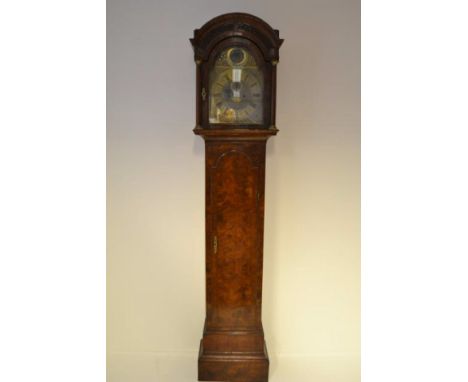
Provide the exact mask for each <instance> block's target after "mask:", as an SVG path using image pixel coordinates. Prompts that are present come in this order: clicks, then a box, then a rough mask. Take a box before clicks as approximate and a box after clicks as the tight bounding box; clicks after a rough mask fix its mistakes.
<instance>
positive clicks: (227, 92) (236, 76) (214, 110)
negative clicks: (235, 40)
mask: <svg viewBox="0 0 468 382" xmlns="http://www.w3.org/2000/svg"><path fill="white" fill-rule="evenodd" d="M209 102H210V103H209V106H210V108H209V121H210V123H211V124H234V125H260V124H262V123H263V73H262V72H261V70H260V69H259V67H258V65H257V63H256V62H255V59H254V57H253V56H252V55H251V54H250V53H249V52H248V51H247V49H245V48H240V47H232V48H228V49H226V50H224V51H222V52H221V53H220V54H219V55H218V57H217V59H216V61H215V64H214V66H213V68H212V69H211V72H210V88H209Z"/></svg>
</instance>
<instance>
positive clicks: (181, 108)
mask: <svg viewBox="0 0 468 382" xmlns="http://www.w3.org/2000/svg"><path fill="white" fill-rule="evenodd" d="M234 4H236V5H235V6H234ZM232 11H242V12H249V13H253V14H255V15H257V16H259V17H261V18H263V19H264V20H266V21H267V22H269V23H270V24H271V25H272V26H273V27H274V28H277V29H279V30H280V36H281V37H282V38H284V39H285V42H284V44H283V46H282V48H281V50H280V63H279V66H278V100H277V105H278V106H277V107H278V111H277V125H278V128H279V129H280V133H279V134H278V136H277V137H274V138H272V139H270V141H269V142H268V145H267V147H268V150H267V176H266V213H265V219H266V220H265V248H264V253H265V260H264V262H265V265H264V266H265V268H264V299H263V301H264V302H263V322H264V327H265V332H266V338H267V344H268V347H269V352H270V355H271V358H272V367H271V380H272V381H280V380H285V381H288V382H291V381H293V380H294V378H293V377H292V376H294V375H297V378H298V380H301V378H302V380H304V379H303V378H304V377H301V376H299V374H300V373H301V372H302V374H301V375H302V376H307V377H309V376H314V378H315V380H316V381H317V382H320V381H321V380H323V381H325V380H333V381H346V382H351V381H353V382H354V381H357V380H359V364H358V362H359V352H360V340H359V337H360V257H359V250H360V242H359V240H360V215H359V212H360V6H359V1H357V0H310V1H266V0H262V1H236V2H234V1H232V0H231V1H226V0H218V1H208V0H202V1H174V0H172V1H170V0H161V1H142V0H137V1H129V0H127V1H124V0H113V1H109V2H108V20H107V23H108V56H107V61H108V85H107V86H108V147H107V155H108V269H107V293H108V298H107V304H108V307H107V315H108V318H107V330H108V360H109V363H108V365H109V368H108V380H109V381H112V382H117V381H119V382H125V381H129V382H130V381H132V382H134V381H172V380H173V381H185V380H187V381H191V380H193V381H195V380H196V374H193V373H195V369H196V365H195V363H194V362H193V360H195V359H196V351H197V349H198V343H199V340H200V337H201V333H202V326H203V319H204V151H203V145H204V143H203V140H202V139H201V138H200V137H196V136H194V135H193V133H192V131H191V130H192V128H193V127H194V123H195V120H194V114H195V109H194V108H195V106H194V105H195V94H194V93H195V64H194V62H193V53H192V48H191V46H190V43H189V41H188V39H189V38H190V37H191V36H192V34H193V29H195V28H198V27H200V26H201V25H202V24H203V23H204V22H206V21H207V20H209V19H210V18H212V17H214V16H217V15H219V14H221V13H226V12H232ZM177 357H180V359H179V360H178V358H177ZM184 357H185V358H184ZM183 359H185V361H183ZM286 360H287V361H286ZM291 360H292V361H291ZM294 360H298V361H297V362H299V363H300V362H302V361H301V360H306V361H305V362H306V364H307V365H309V366H303V365H302V366H301V365H299V364H297V365H296V366H294V365H295V363H294V362H295V361H294ZM171 362H172V363H171ZM184 362H185V363H184ZM287 362H289V363H290V364H291V365H292V366H290V367H291V368H292V369H291V370H289V371H287V370H286V369H285V368H284V365H285V364H286V363H287ZM291 362H292V363H291ZM171 365H172V366H171ZM181 365H187V370H186V371H183V370H182V369H183V367H182V366H181ZM282 365H283V366H282ZM310 365H315V366H310ZM324 365H328V366H326V367H325V369H326V370H328V371H326V370H325V371H323V373H322V372H320V373H318V372H317V370H321V368H323V367H324ZM282 367H283V369H281V368H282ZM294 367H296V368H295V369H294ZM304 367H305V369H304ZM309 367H310V368H309ZM301 368H302V369H301ZM298 370H299V371H298ZM300 370H302V371H300ZM174 373H176V374H177V373H180V374H178V375H179V376H178V377H175V375H176V374H174ZM295 373H296V374H295ZM314 373H315V374H314ZM327 373H328V374H327ZM334 373H335V374H334ZM336 373H338V374H339V375H338V374H336ZM283 375H284V379H281V378H283V377H281V376H283ZM332 375H333V376H332ZM321 378H322V379H321Z"/></svg>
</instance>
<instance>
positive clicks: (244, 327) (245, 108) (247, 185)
mask: <svg viewBox="0 0 468 382" xmlns="http://www.w3.org/2000/svg"><path fill="white" fill-rule="evenodd" d="M190 42H191V43H192V46H193V49H194V52H195V62H196V65H197V74H196V76H197V78H196V83H197V86H196V90H197V94H196V127H195V129H194V133H195V134H197V135H200V136H202V137H203V138H204V140H205V164H206V171H205V177H206V202H205V203H206V206H205V209H206V216H205V218H206V220H205V228H206V319H205V326H204V330H203V338H202V340H201V343H200V353H199V358H198V379H199V380H200V381H232V382H265V381H267V380H268V364H269V361H268V355H267V350H266V345H265V340H264V333H263V326H262V320H261V305H262V274H263V219H264V194H265V147H266V141H267V140H268V138H269V137H271V136H272V135H276V133H277V132H278V129H277V128H276V126H275V109H276V65H277V63H278V60H279V54H278V53H279V52H278V51H279V47H280V46H281V43H282V42H283V40H282V39H280V38H279V32H278V30H275V29H273V28H272V27H271V26H269V25H268V24H267V23H266V22H265V21H263V20H261V19H260V18H258V17H255V16H252V15H249V14H245V13H229V14H225V15H221V16H219V17H216V18H214V19H212V20H210V21H208V22H207V23H206V24H205V25H203V26H202V27H201V28H200V29H196V30H195V31H194V37H193V38H192V39H190Z"/></svg>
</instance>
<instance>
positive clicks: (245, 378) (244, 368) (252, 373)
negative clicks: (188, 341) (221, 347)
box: [198, 341, 270, 382]
mask: <svg viewBox="0 0 468 382" xmlns="http://www.w3.org/2000/svg"><path fill="white" fill-rule="evenodd" d="M269 363H270V362H269V360H268V353H267V349H266V344H264V350H263V352H262V353H241V352H239V353H216V354H214V353H210V354H204V353H203V341H200V351H199V354H198V380H199V381H226V382H267V381H268V366H269Z"/></svg>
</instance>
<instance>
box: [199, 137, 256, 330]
mask: <svg viewBox="0 0 468 382" xmlns="http://www.w3.org/2000/svg"><path fill="white" fill-rule="evenodd" d="M208 147H209V148H208ZM264 149H265V143H264V142H210V143H209V144H207V162H208V163H209V165H208V166H207V193H208V194H207V223H208V224H207V327H208V329H216V328H222V329H223V330H226V329H229V328H233V329H236V330H238V329H240V328H253V327H258V326H259V325H260V309H261V290H262V285H261V283H262V256H263V254H262V246H263V240H262V233H263V189H264V173H263V172H264V161H265V157H264V154H265V152H264ZM215 241H216V247H217V248H216V249H215V248H214V245H215V243H214V242H215Z"/></svg>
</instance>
